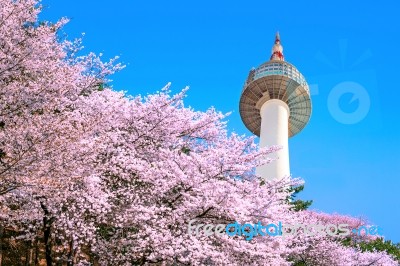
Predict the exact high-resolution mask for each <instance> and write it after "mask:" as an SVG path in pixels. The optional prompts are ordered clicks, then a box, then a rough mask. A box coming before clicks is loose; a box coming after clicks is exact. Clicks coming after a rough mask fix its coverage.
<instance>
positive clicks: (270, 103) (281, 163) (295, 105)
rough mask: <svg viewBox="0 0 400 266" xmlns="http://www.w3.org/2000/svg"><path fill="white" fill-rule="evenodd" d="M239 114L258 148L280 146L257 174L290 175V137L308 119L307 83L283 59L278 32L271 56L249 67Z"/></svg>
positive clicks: (295, 69)
mask: <svg viewBox="0 0 400 266" xmlns="http://www.w3.org/2000/svg"><path fill="white" fill-rule="evenodd" d="M239 110H240V116H241V118H242V121H243V123H244V124H245V125H246V127H247V128H248V129H249V130H250V131H251V132H252V133H253V134H255V135H257V136H259V137H260V144H259V145H260V147H261V148H262V147H270V146H275V145H277V146H281V147H282V149H280V150H279V151H277V152H275V153H274V154H275V156H274V155H272V156H269V157H271V158H273V159H276V160H274V161H272V162H271V163H269V164H266V165H263V166H260V167H258V168H257V169H256V173H257V174H258V175H259V176H261V177H262V178H264V179H266V180H272V179H275V180H277V179H281V178H283V177H285V176H288V175H290V168H289V137H292V136H294V135H296V134H297V133H299V132H300V131H301V130H302V129H303V128H304V127H305V126H306V124H307V123H308V121H309V120H310V115H311V98H310V91H309V88H308V84H307V82H306V80H305V79H304V77H303V75H302V74H301V73H300V72H299V71H298V70H297V68H296V67H295V66H293V65H292V64H289V63H288V62H285V60H284V56H283V47H282V45H281V40H280V37H279V33H277V34H276V37H275V44H274V46H273V47H272V52H271V58H270V60H269V61H267V62H265V63H263V64H262V65H260V66H259V67H257V68H255V69H252V70H251V71H250V73H249V76H248V78H247V80H246V82H245V84H244V87H243V91H242V94H241V97H240V106H239Z"/></svg>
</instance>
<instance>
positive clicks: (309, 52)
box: [41, 0, 400, 242]
mask: <svg viewBox="0 0 400 266" xmlns="http://www.w3.org/2000/svg"><path fill="white" fill-rule="evenodd" d="M43 4H44V5H45V10H44V13H43V14H42V16H41V19H46V20H51V21H55V20H56V19H57V18H59V17H61V16H66V17H69V18H71V19H72V20H71V22H70V23H69V24H68V25H67V26H66V27H65V33H67V34H68V36H70V38H73V37H78V36H80V33H82V32H85V33H86V36H85V37H84V45H85V47H86V48H85V51H86V52H89V51H94V52H97V53H99V52H103V53H104V55H105V57H112V56H114V55H120V56H121V62H123V63H125V64H126V65H127V68H126V69H124V70H123V71H122V72H120V73H119V74H117V75H115V76H114V77H113V79H114V82H113V86H114V88H115V89H117V90H127V91H128V92H129V93H130V94H134V95H136V94H147V93H152V92H155V91H157V90H159V89H160V88H161V87H163V86H164V85H165V84H166V83H167V82H169V81H171V82H172V85H173V86H172V89H173V90H174V91H179V90H180V89H182V88H183V87H184V86H186V85H189V86H190V90H189V92H188V97H187V100H186V104H187V105H190V106H192V107H194V108H195V109H197V110H206V109H207V108H208V107H210V106H214V107H216V108H217V109H218V110H220V111H223V112H229V111H233V113H232V115H231V116H230V118H229V124H228V125H229V129H230V130H232V131H236V132H238V133H241V134H246V135H250V132H249V131H247V129H246V128H245V127H244V125H243V124H242V122H241V120H240V116H239V107H238V104H239V97H240V92H241V89H242V85H243V82H244V80H245V79H246V77H247V74H248V71H249V70H250V68H251V67H253V66H255V67H256V66H258V65H259V64H261V63H262V62H264V61H266V60H267V59H268V58H269V55H270V50H271V46H272V44H273V40H274V35H275V32H276V31H277V30H279V32H280V34H281V40H282V44H283V47H284V54H285V57H286V60H287V61H289V62H290V63H292V64H294V65H295V66H296V67H297V68H298V69H299V70H300V71H301V72H302V73H303V75H304V76H305V77H306V79H307V81H308V82H309V84H310V85H312V86H311V89H312V103H313V112H312V117H311V120H310V123H309V124H308V125H307V127H306V128H305V129H304V130H303V131H302V132H301V133H300V134H298V135H297V136H295V137H293V138H291V139H290V163H291V171H292V173H293V175H294V176H301V177H302V178H304V180H305V181H306V189H305V191H304V192H303V195H302V197H303V198H305V199H313V200H314V204H313V206H312V207H313V208H314V209H317V210H321V211H325V212H338V213H342V214H350V215H353V216H365V217H367V218H368V219H369V220H370V221H371V222H372V223H374V224H376V225H379V226H380V227H382V229H383V232H384V234H385V236H386V237H387V238H390V239H392V240H394V241H396V242H400V229H399V227H398V225H399V221H400V203H399V197H398V194H399V190H400V179H399V177H400V176H399V171H400V159H399V158H400V156H399V154H398V151H399V149H400V137H399V136H400V132H399V128H400V127H399V125H398V123H399V120H400V119H399V115H400V111H399V107H398V106H399V105H400V104H399V102H398V98H399V97H398V95H399V90H400V85H399V84H400V75H399V73H400V67H399V62H400V56H399V41H400V27H399V21H398V11H399V10H400V3H398V2H396V1H386V0H383V1H373V3H372V2H371V1H369V2H367V1H366V2H365V3H362V2H358V1H342V0H339V1H333V3H327V2H326V3H325V1H315V2H310V1H293V2H288V1H272V2H271V1H237V2H234V1H209V0H206V1H128V0H114V1H78V0H70V1H56V0H44V2H43ZM344 82H347V83H344ZM335 96H337V97H336V98H335ZM329 106H330V107H331V109H329V108H328V107H329ZM363 110H366V111H368V113H366V116H365V117H363V114H362V111H363ZM341 114H343V115H344V118H343V117H341ZM346 114H347V115H346ZM357 120H359V121H357Z"/></svg>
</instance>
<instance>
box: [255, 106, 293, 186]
mask: <svg viewBox="0 0 400 266" xmlns="http://www.w3.org/2000/svg"><path fill="white" fill-rule="evenodd" d="M289 114H290V111H289V107H288V105H287V104H286V103H285V102H283V101H281V100H279V99H271V100H268V101H266V102H265V103H264V104H263V105H262V106H261V109H260V115H261V131H260V147H261V148H263V147H270V146H281V149H280V150H279V151H277V152H274V153H272V154H271V155H269V156H268V157H270V158H273V159H276V160H275V161H273V162H271V163H268V164H266V165H262V166H259V167H258V168H257V169H256V173H257V175H259V176H261V177H262V178H264V179H266V180H272V179H276V180H279V179H282V178H283V177H285V176H288V175H289V174H290V169H289V133H288V132H289V130H288V119H289Z"/></svg>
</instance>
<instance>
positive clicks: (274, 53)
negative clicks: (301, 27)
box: [270, 31, 285, 61]
mask: <svg viewBox="0 0 400 266" xmlns="http://www.w3.org/2000/svg"><path fill="white" fill-rule="evenodd" d="M270 60H279V61H285V57H284V56H283V47H282V45H281V36H280V35H279V31H277V32H276V35H275V43H274V46H272V50H271V58H270Z"/></svg>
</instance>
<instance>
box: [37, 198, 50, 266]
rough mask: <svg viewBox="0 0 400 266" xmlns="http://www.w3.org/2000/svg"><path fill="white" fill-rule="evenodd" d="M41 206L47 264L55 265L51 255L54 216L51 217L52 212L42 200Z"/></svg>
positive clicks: (48, 265)
mask: <svg viewBox="0 0 400 266" xmlns="http://www.w3.org/2000/svg"><path fill="white" fill-rule="evenodd" d="M40 206H41V207H42V210H43V212H44V216H43V234H44V245H45V257H46V264H47V266H52V265H53V259H52V256H51V250H52V245H51V224H52V223H53V218H50V217H49V216H50V212H49V210H48V209H47V207H46V205H45V204H44V203H43V201H40Z"/></svg>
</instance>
